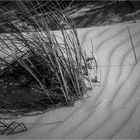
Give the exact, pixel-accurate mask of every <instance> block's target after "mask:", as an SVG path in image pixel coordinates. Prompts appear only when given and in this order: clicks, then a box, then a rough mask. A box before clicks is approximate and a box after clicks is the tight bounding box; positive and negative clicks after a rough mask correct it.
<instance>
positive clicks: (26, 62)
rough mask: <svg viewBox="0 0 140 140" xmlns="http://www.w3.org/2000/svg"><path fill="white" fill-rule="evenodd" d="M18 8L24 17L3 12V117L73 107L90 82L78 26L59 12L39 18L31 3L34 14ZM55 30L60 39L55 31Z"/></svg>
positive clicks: (0, 73)
mask: <svg viewBox="0 0 140 140" xmlns="http://www.w3.org/2000/svg"><path fill="white" fill-rule="evenodd" d="M17 2H18V5H19V7H20V8H21V11H22V12H21V14H16V12H13V11H12V12H6V9H5V8H1V9H0V18H1V19H2V20H3V21H5V23H6V25H7V26H6V28H5V26H4V25H1V28H4V30H7V32H8V33H7V34H1V35H0V47H1V50H0V63H1V65H0V89H1V93H0V110H1V113H9V114H11V113H12V112H14V115H19V114H20V115H21V114H22V115H23V114H24V113H27V112H31V111H37V110H41V111H43V110H48V109H52V108H54V107H57V106H71V105H74V103H75V101H76V100H79V99H82V98H83V95H84V94H85V93H86V90H87V89H86V84H85V82H84V81H85V79H86V80H87V79H88V81H89V82H90V81H91V80H90V79H89V77H88V65H87V56H86V54H85V53H83V51H82V48H81V46H80V43H79V40H78V36H77V32H76V29H75V26H74V23H73V22H72V20H71V19H70V18H67V16H66V15H65V14H64V13H63V12H62V11H61V9H59V10H57V9H55V10H54V12H51V13H50V12H49V13H47V10H46V9H43V8H40V9H39V10H40V12H38V11H37V10H36V8H35V7H34V5H32V2H31V1H28V2H29V4H30V5H32V7H33V8H32V11H30V9H28V8H27V7H26V6H25V5H24V3H23V2H21V1H17ZM60 21H61V22H63V23H64V24H65V25H66V26H65V27H66V28H65V27H64V26H62V25H61V24H60ZM21 26H22V29H23V27H24V28H25V29H26V32H23V31H22V30H21ZM52 26H56V27H57V29H59V30H60V32H61V36H62V37H60V36H57V35H56V34H55V33H54V32H53V31H51V28H52ZM7 27H8V28H7ZM66 29H68V30H66ZM58 40H59V41H58ZM94 59H95V58H94ZM85 73H86V76H85Z"/></svg>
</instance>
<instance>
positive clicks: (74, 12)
mask: <svg viewBox="0 0 140 140" xmlns="http://www.w3.org/2000/svg"><path fill="white" fill-rule="evenodd" d="M22 2H24V3H25V5H26V6H27V7H28V8H29V9H30V10H31V11H34V10H32V9H33V6H34V7H35V8H36V9H37V10H38V13H39V12H40V8H41V9H45V10H47V12H51V11H55V10H56V9H60V8H61V10H62V11H63V12H64V13H65V14H67V15H68V17H71V18H72V19H73V20H74V22H75V24H76V27H77V28H84V27H93V26H102V25H109V24H114V23H120V22H126V21H132V22H136V20H139V19H140V1H127V0H124V1H117V0H112V1H111V0H110V1H105V0H100V1H93V0H92V1H86V0H85V1H84V0H82V1H79V0H69V1H66V0H57V1H56V0H48V1H38V2H37V1H34V0H33V1H31V2H29V1H22ZM0 8H4V9H6V12H11V11H14V12H16V14H20V13H21V10H22V9H21V8H19V5H18V4H17V1H0ZM32 14H33V15H34V14H35V13H32ZM3 25H4V26H6V24H5V22H3V21H2V20H1V19H0V26H3ZM64 26H65V25H64ZM52 30H57V28H56V27H52ZM0 32H1V33H2V32H5V30H4V29H3V28H0Z"/></svg>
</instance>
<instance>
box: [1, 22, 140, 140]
mask: <svg viewBox="0 0 140 140" xmlns="http://www.w3.org/2000/svg"><path fill="white" fill-rule="evenodd" d="M139 27H140V23H133V24H118V25H111V26H101V27H91V28H81V29H77V32H78V37H79V40H80V43H81V45H82V47H83V49H85V50H86V51H87V53H90V52H91V41H92V42H93V46H94V55H95V57H96V58H97V61H98V77H99V80H100V82H101V84H100V85H97V86H95V88H94V89H93V91H90V92H89V93H88V94H89V95H90V97H89V98H87V99H86V100H85V101H79V102H77V103H76V105H75V106H74V107H69V108H61V109H56V110H53V111H50V112H47V113H45V114H41V115H38V116H27V117H23V118H19V119H17V120H16V121H19V122H21V121H23V122H25V125H26V126H27V128H28V131H27V132H24V133H19V134H15V135H11V136H0V138H1V139H4V138H12V139H23V138H25V139H33V138H36V139H43V138H44V139H49V138H50V139H51V138H55V139H57V138H59V139H62V138H63V139H66V138H70V139H73V138H74V139H76V138H80V139H81V138H92V139H93V138H102V139H108V138H121V139H124V138H130V139H131V138H140V135H139V130H140V121H139V118H140V117H139V116H140V104H139V103H140V72H139V71H140V28H139ZM56 34H59V32H58V31H57V32H56ZM8 121H9V122H10V121H13V120H8Z"/></svg>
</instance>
